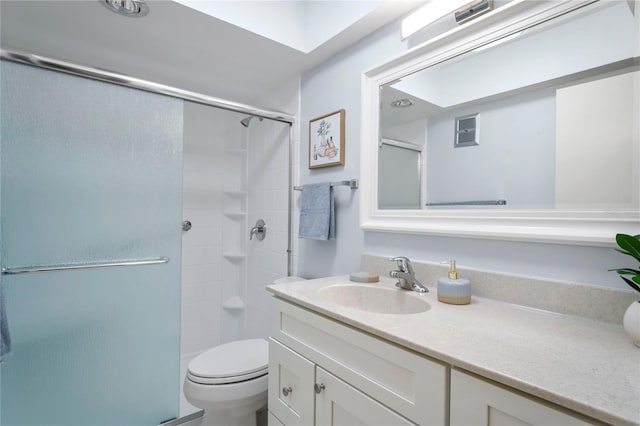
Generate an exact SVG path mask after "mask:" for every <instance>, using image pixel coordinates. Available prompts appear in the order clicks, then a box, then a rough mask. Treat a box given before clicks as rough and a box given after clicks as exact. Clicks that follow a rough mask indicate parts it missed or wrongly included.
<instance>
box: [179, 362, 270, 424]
mask: <svg viewBox="0 0 640 426" xmlns="http://www.w3.org/2000/svg"><path fill="white" fill-rule="evenodd" d="M184 396H185V397H186V399H187V401H189V403H190V404H191V405H193V406H195V407H198V408H201V409H204V416H203V417H202V425H203V426H256V412H257V411H259V410H261V409H262V408H264V407H266V405H267V375H266V374H265V375H264V376H262V377H259V378H257V379H254V380H250V381H246V382H240V383H231V384H226V385H202V384H199V383H194V382H192V381H190V380H189V379H188V378H186V380H185V382H184Z"/></svg>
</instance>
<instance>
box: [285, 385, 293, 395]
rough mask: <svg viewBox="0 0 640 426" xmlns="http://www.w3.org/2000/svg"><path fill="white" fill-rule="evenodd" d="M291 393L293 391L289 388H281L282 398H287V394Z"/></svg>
mask: <svg viewBox="0 0 640 426" xmlns="http://www.w3.org/2000/svg"><path fill="white" fill-rule="evenodd" d="M291 392H293V389H291V386H287V387H286V388H282V394H283V395H284V396H289V394H290V393H291Z"/></svg>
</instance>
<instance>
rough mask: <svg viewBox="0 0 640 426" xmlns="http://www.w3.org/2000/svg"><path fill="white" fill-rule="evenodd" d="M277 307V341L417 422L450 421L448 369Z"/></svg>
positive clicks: (284, 306)
mask: <svg viewBox="0 0 640 426" xmlns="http://www.w3.org/2000/svg"><path fill="white" fill-rule="evenodd" d="M274 304H275V306H274V307H275V312H276V315H275V323H274V329H273V337H274V338H275V339H277V340H278V341H280V342H282V343H283V344H284V345H286V346H288V347H290V348H292V349H293V350H295V351H296V352H298V353H300V354H301V355H302V356H304V357H306V358H308V359H309V360H311V361H312V362H314V363H316V364H318V365H320V366H322V367H323V368H326V369H327V370H329V371H331V372H332V373H333V374H335V375H336V376H338V377H340V378H341V379H344V380H345V381H346V382H348V383H350V384H352V385H353V386H355V387H356V388H358V389H359V390H361V391H362V392H364V393H365V394H367V395H369V396H370V397H372V398H373V399H375V400H377V401H380V402H381V403H382V404H384V405H386V406H387V407H389V408H391V409H393V410H395V411H397V412H398V413H400V414H402V415H403V416H405V417H407V418H408V419H409V420H411V421H413V422H415V423H418V424H421V425H443V424H446V423H447V422H448V411H449V410H448V380H447V378H448V373H449V370H448V367H447V366H446V365H444V364H441V363H439V362H436V361H432V360H429V359H427V358H425V357H422V356H419V355H417V354H414V353H412V352H409V351H407V350H404V349H402V348H400V347H398V346H395V345H393V344H390V343H387V342H384V341H382V340H381V339H378V338H375V337H373V336H370V335H368V334H365V333H364V332H360V331H357V330H355V329H353V328H351V327H348V326H346V325H343V324H340V323H338V322H337V321H333V320H330V319H328V318H325V317H322V316H320V315H318V314H315V313H313V312H310V311H308V310H306V309H303V308H300V307H298V306H295V305H293V304H290V303H287V302H284V301H282V300H279V299H274ZM281 420H283V419H282V418H281ZM283 422H284V423H285V424H286V423H287V422H286V421H284V420H283Z"/></svg>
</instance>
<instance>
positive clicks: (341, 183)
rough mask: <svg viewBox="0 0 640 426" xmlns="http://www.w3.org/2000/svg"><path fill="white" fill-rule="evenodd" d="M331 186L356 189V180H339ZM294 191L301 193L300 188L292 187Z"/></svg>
mask: <svg viewBox="0 0 640 426" xmlns="http://www.w3.org/2000/svg"><path fill="white" fill-rule="evenodd" d="M331 186H348V187H349V188H351V189H358V179H349V180H341V181H337V182H331ZM293 189H294V190H295V191H302V186H294V187H293Z"/></svg>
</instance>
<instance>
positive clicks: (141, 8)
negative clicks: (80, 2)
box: [98, 0, 149, 18]
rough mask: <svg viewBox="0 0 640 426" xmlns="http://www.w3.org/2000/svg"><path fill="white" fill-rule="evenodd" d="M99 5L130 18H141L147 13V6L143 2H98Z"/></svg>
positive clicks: (118, 0)
mask: <svg viewBox="0 0 640 426" xmlns="http://www.w3.org/2000/svg"><path fill="white" fill-rule="evenodd" d="M98 1H99V2H100V4H101V5H103V6H104V7H106V8H107V9H109V10H110V11H112V12H115V13H117V14H119V15H122V16H128V17H131V18H141V17H143V16H146V15H147V14H148V13H149V6H147V3H145V1H144V0H98Z"/></svg>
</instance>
